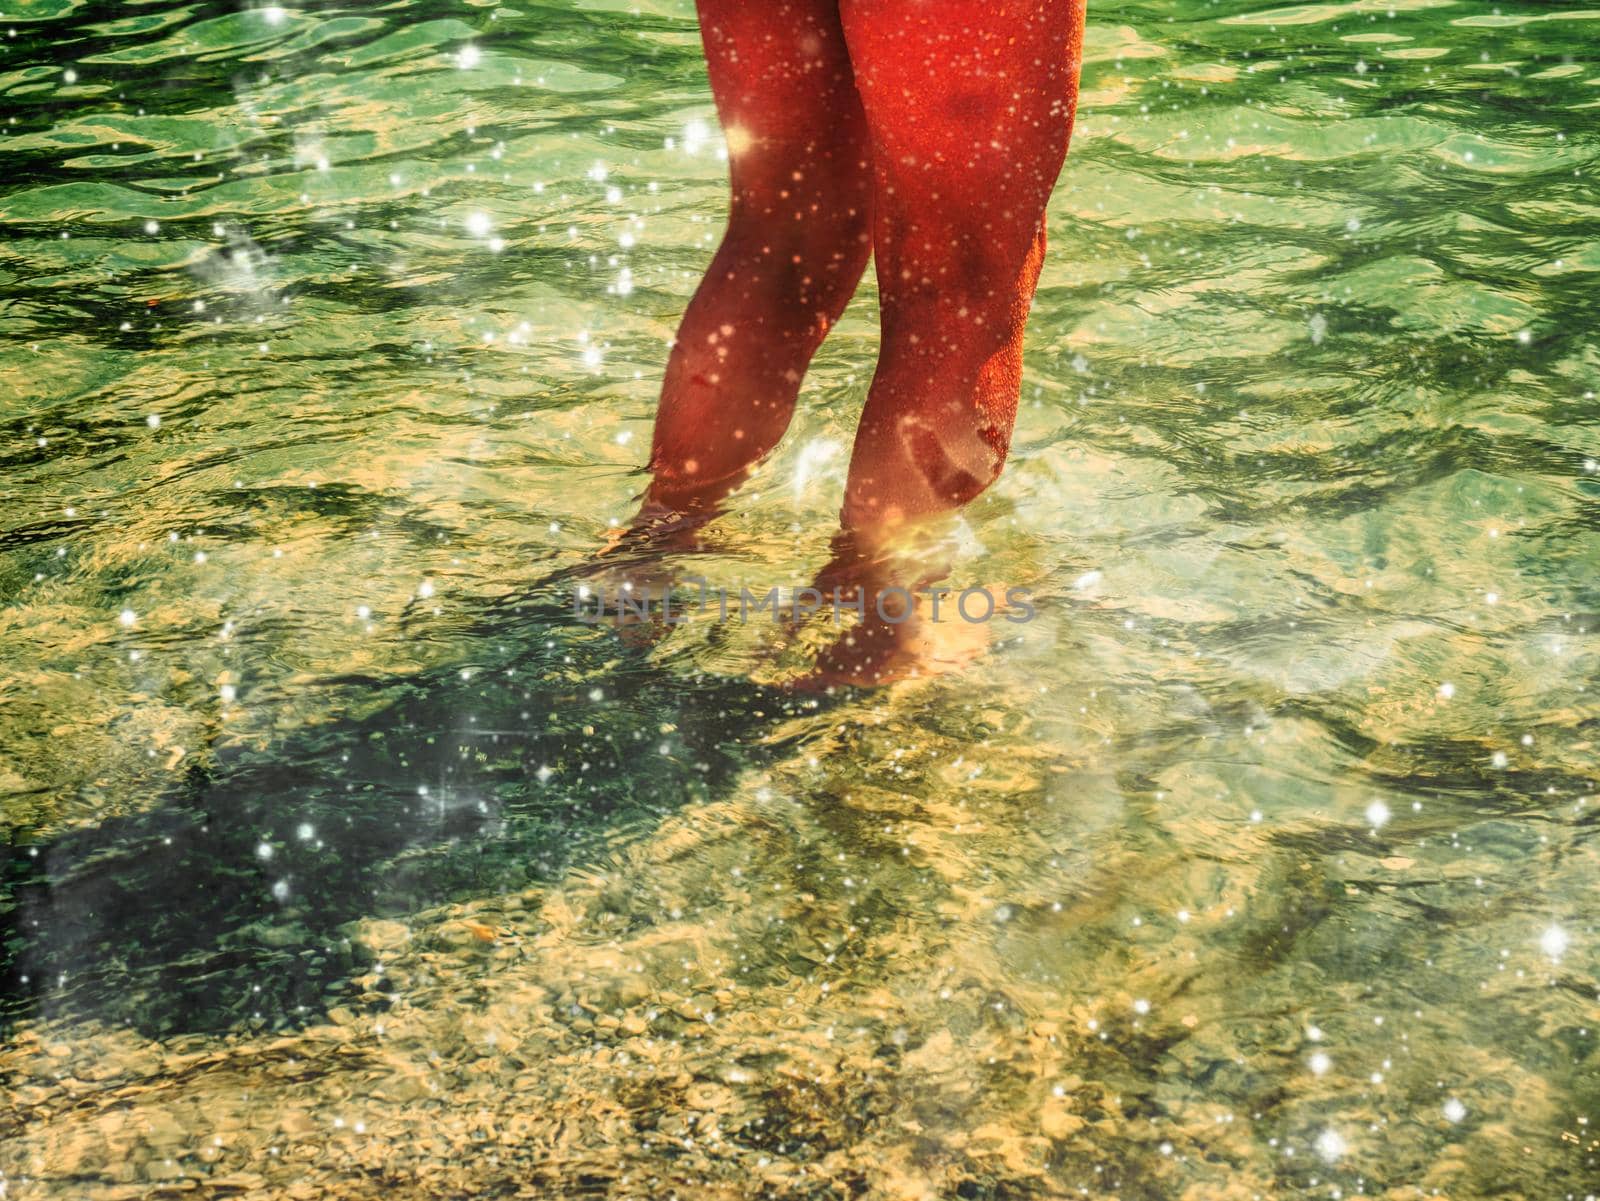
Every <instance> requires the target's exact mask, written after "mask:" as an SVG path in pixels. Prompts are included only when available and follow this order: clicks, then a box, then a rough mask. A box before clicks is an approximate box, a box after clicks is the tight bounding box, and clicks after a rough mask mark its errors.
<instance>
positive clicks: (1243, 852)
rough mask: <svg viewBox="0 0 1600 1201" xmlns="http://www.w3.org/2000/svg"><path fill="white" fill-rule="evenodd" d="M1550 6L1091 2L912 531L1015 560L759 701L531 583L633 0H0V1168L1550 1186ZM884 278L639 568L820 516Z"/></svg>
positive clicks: (1573, 191)
mask: <svg viewBox="0 0 1600 1201" xmlns="http://www.w3.org/2000/svg"><path fill="white" fill-rule="evenodd" d="M1597 20H1600V12H1597V11H1595V10H1589V9H1582V8H1579V7H1576V6H1573V5H1566V4H1561V5H1551V4H1545V5H1538V6H1534V5H1529V4H1500V5H1498V6H1494V7H1491V6H1489V5H1485V4H1477V3H1467V2H1465V0H1463V2H1460V3H1452V2H1449V0H1396V2H1394V3H1373V2H1369V0H1356V2H1354V3H1346V4H1314V5H1299V6H1295V7H1282V8H1272V9H1268V8H1264V7H1261V6H1257V5H1248V4H1242V3H1239V2H1238V0H1228V2H1226V3H1197V2H1196V0H1165V2H1164V3H1145V4H1109V3H1108V4H1093V3H1091V11H1090V24H1089V32H1088V46H1087V52H1086V53H1087V57H1086V62H1085V66H1084V75H1083V94H1082V99H1081V108H1080V123H1079V127H1078V130H1077V133H1076V135H1075V137H1074V142H1073V147H1072V153H1071V157H1070V159H1069V161H1068V164H1067V169H1066V171H1065V174H1064V176H1063V180H1062V184H1061V187H1060V189H1059V190H1058V192H1057V194H1056V197H1055V200H1054V203H1053V205H1052V208H1051V212H1050V238H1051V246H1052V252H1051V258H1050V260H1049V262H1048V263H1047V265H1046V267H1045V273H1044V277H1043V280H1042V283H1041V287H1040V292H1039V297H1038V301H1037V303H1036V305H1035V309H1034V314H1033V317H1032V319H1031V323H1030V326H1029V341H1028V351H1027V359H1026V371H1025V377H1024V394H1023V406H1022V410H1021V414H1020V417H1019V424H1018V431H1017V437H1016V442H1015V446H1014V450H1013V458H1012V462H1011V465H1010V466H1009V468H1008V470H1007V472H1006V474H1005V476H1004V477H1003V478H1002V480H1001V481H1000V483H999V484H998V485H997V486H996V487H995V488H993V489H992V490H991V491H990V492H989V493H988V494H986V495H985V496H984V497H983V498H982V499H981V500H980V501H978V502H977V503H975V504H974V505H972V506H971V507H970V508H969V510H968V511H967V513H966V514H965V515H964V518H963V521H962V522H961V523H960V525H959V527H958V528H957V529H956V531H955V532H954V535H953V536H954V539H955V542H956V544H957V545H958V546H959V548H960V554H959V556H958V558H957V560H956V562H955V563H954V564H953V566H952V569H951V570H952V574H951V579H952V580H953V581H954V582H955V583H957V584H958V585H965V584H968V583H978V582H993V581H1001V582H1003V583H1006V584H1014V585H1020V586H1024V587H1026V588H1028V589H1030V590H1031V591H1032V594H1033V596H1034V598H1035V601H1036V603H1037V605H1038V612H1039V615H1038V618H1037V620H1035V621H1033V622H1031V623H1028V624H1026V625H1021V626H1007V627H1005V628H1004V629H999V628H998V627H997V629H996V631H994V633H995V636H994V637H993V638H992V639H990V641H989V644H988V646H987V647H986V648H985V649H984V650H983V652H982V654H981V655H979V656H978V657H977V658H975V659H974V660H973V661H972V662H971V663H970V664H969V665H968V666H967V667H966V668H965V669H964V670H962V671H959V672H955V673H953V674H949V675H946V676H943V677H940V678H937V679H933V680H929V681H924V682H920V683H910V684H905V685H896V686H894V687H891V688H886V689H879V690H874V691H866V692H849V691H842V692H839V693H837V694H835V695H831V696H828V695H821V696H817V695H805V694H799V693H795V692H793V691H790V690H787V689H785V688H784V687H783V686H782V685H783V679H784V671H785V666H784V665H785V663H786V662H787V660H786V659H785V658H784V655H785V651H784V648H783V646H782V640H781V639H778V638H777V636H776V635H775V633H774V632H773V631H771V630H770V629H765V628H762V627H761V626H759V625H757V624H752V625H749V626H740V625H736V624H727V625H719V624H717V623H710V622H696V623H693V624H689V625H685V626H681V627H678V628H676V629H674V630H672V631H671V632H670V633H669V634H668V635H667V636H666V637H664V638H656V639H652V638H645V637H639V636H636V634H637V632H636V631H635V632H632V633H630V632H629V631H627V630H624V631H621V632H619V631H617V630H615V629H612V628H610V627H599V628H597V627H592V626H587V625H584V624H582V623H580V622H577V621H574V620H573V618H572V616H571V614H570V611H569V605H568V599H569V598H568V596H567V595H566V593H565V585H564V584H558V583H555V582H553V581H554V580H555V579H557V578H559V577H560V573H562V572H563V571H565V570H567V569H570V568H573V567H575V566H577V565H579V564H581V563H583V562H584V561H586V559H587V558H588V556H590V555H591V554H592V553H593V551H594V550H595V549H596V548H597V547H599V546H601V545H602V544H603V543H604V542H605V541H606V539H607V537H608V534H607V531H608V529H609V528H610V526H611V525H612V524H613V523H614V522H616V521H625V520H626V518H627V517H628V515H629V513H630V512H631V506H632V504H633V498H634V497H635V496H636V494H637V493H638V491H639V490H640V488H641V486H642V483H643V479H642V477H641V476H640V474H639V471H638V468H639V465H640V463H641V461H642V459H643V456H644V453H645V448H646V447H647V445H648V440H649V428H650V418H651V414H652V411H653V406H654V400H655V389H656V387H657V384H658V381H659V376H660V372H661V369H662V366H663V363H664V358H665V348H666V344H667V341H668V339H669V338H670V337H671V334H672V330H673V328H674V325H675V322H676V318H677V316H678V314H679V313H681V311H682V309H683V306H684V304H685V303H686V301H687V298H688V296H689V295H690V293H691V291H692V289H693V287H694V284H695V282H696V281H697V279H698V276H699V273H700V271H701V270H702V269H703V268H704V266H705V264H706V262H707V261H708V259H709V257H710V253H711V250H712V248H713V246H714V244H715V241H716V238H717V236H718V234H719V230H720V223H721V220H722V216H723V213H724V211H725V207H724V206H725V199H724V187H725V184H724V175H725V166H726V164H725V155H724V150H723V146H722V143H721V140H720V135H719V133H718V131H717V127H716V122H715V114H714V111H713V109H712V106H711V102H710V97H709V94H708V92H707V89H706V84H705V77H704V71H703V67H702V65H701V62H700V59H699V48H698V36H697V32H696V29H695V25H694V21H693V13H692V8H691V6H690V5H688V4H685V3H680V2H677V0H673V2H670V3H669V2H656V3H632V4H607V3H588V2H585V3H580V4H562V5H557V6H542V5H523V6H517V7H509V6H496V5H495V4H493V3H487V2H486V3H465V2H463V3H393V4H382V5H366V6H355V7H350V8H340V7H336V6H328V7H314V8H294V7H283V8H278V7H266V6H262V7H254V8H244V9H241V8H238V7H236V6H234V5H228V4H207V3H191V4H174V3H170V2H168V0H158V2H155V3H147V4H139V5H108V4H97V3H81V2H74V0H27V2H25V3H22V4H20V5H13V6H11V7H9V8H7V9H6V10H5V14H4V17H3V18H0V37H3V39H4V49H5V57H4V58H3V60H0V95H3V97H4V103H3V105H0V117H3V132H4V138H5V141H4V143H3V147H4V152H5V155H6V160H5V161H6V164H7V168H8V170H7V174H6V178H5V180H4V181H3V183H0V224H3V226H4V231H5V239H4V242H3V249H0V280H3V283H4V296H5V300H4V302H3V307H0V338H3V339H4V340H3V343H0V421H3V436H0V464H3V469H0V604H3V607H0V823H3V826H4V829H5V830H6V832H7V835H8V840H9V843H10V851H9V853H8V862H7V868H6V874H5V877H4V883H3V885H0V888H3V891H0V911H3V912H4V914H5V918H6V921H5V937H4V940H3V951H0V953H3V955H4V965H3V970H4V972H5V978H6V996H7V998H8V999H7V1001H6V1009H5V1021H6V1023H7V1031H8V1033H7V1034H6V1039H7V1043H6V1047H5V1049H4V1051H0V1087H3V1088H4V1091H5V1099H6V1104H5V1105H4V1106H0V1146H3V1147H4V1151H3V1152H0V1171H3V1173H4V1176H3V1182H4V1185H5V1189H9V1193H8V1195H11V1196H24V1197H31V1196H40V1197H73V1198H80V1197H87V1198H114V1197H142V1196H147V1195H160V1194H157V1193H155V1192H153V1190H154V1189H155V1188H156V1187H157V1185H158V1184H159V1185H160V1187H162V1188H171V1189H179V1188H186V1187H189V1185H190V1184H191V1183H192V1184H193V1185H194V1186H196V1192H197V1195H201V1196H225V1195H240V1194H243V1195H248V1196H260V1197H279V1196H293V1197H306V1198H309V1197H321V1196H329V1197H341V1198H360V1197H366V1196H373V1197H378V1196H383V1197H395V1196H417V1197H422V1196H466V1195H472V1196H491V1195H516V1193H517V1192H518V1190H523V1192H524V1194H525V1195H562V1196H575V1195H615V1196H619V1197H621V1196H650V1197H658V1196H667V1195H670V1193H671V1192H672V1190H674V1189H676V1190H677V1191H678V1193H679V1195H682V1196H697V1197H700V1196H704V1197H711V1196H719V1197H730V1198H732V1197H746V1196H751V1197H753V1196H761V1195H766V1196H795V1197H800V1196H818V1197H820V1196H838V1195H840V1194H841V1191H842V1193H843V1194H844V1195H863V1196H874V1197H878V1196H881V1197H896V1198H899V1197H905V1198H911V1197H936V1196H937V1197H943V1196H963V1197H1008V1198H1010V1197H1032V1196H1067V1195H1073V1196H1096V1197H1099V1196H1104V1197H1112V1196H1116V1197H1125V1198H1163V1199H1165V1198H1175V1197H1186V1198H1195V1199H1199V1198H1208V1199H1209V1198H1218V1197H1238V1198H1241V1199H1243V1198H1254V1197H1258V1196H1260V1197H1298V1196H1305V1197H1312V1196H1315V1197H1337V1196H1352V1195H1357V1194H1364V1195H1370V1196H1387V1197H1392V1198H1395V1199H1397V1201H1398V1199H1404V1198H1410V1197H1422V1196H1435V1195H1437V1196H1448V1197H1457V1198H1467V1197H1477V1196H1485V1195H1490V1194H1495V1195H1510V1196H1529V1197H1532V1196H1541V1197H1567V1196H1573V1197H1581V1196H1584V1195H1586V1194H1587V1193H1590V1192H1593V1191H1594V1190H1595V1188H1596V1185H1597V1182H1600V1135H1597V1134H1596V1132H1595V1126H1594V1122H1595V1121H1596V1120H1600V1112H1597V1110H1600V1083H1597V1082H1600V1051H1597V1049H1596V1042H1597V1039H1596V1034H1595V1028H1596V1025H1597V1024H1600V980H1597V976H1600V953H1597V947H1600V940H1597V933H1600V932H1597V930H1596V923H1595V915H1594V901H1595V895H1596V893H1595V885H1594V881H1595V879H1596V869H1597V867H1600V862H1597V859H1600V856H1597V849H1596V847H1597V844H1596V840H1595V837H1594V835H1595V830H1596V828H1597V826H1596V816H1595V815H1596V812H1597V810H1600V804H1597V801H1596V795H1597V790H1600V785H1597V783H1596V775H1597V772H1596V767H1595V763H1596V743H1595V731H1596V730H1597V729H1600V699H1597V696H1596V686H1595V681H1596V679H1597V676H1600V636H1597V633H1596V626H1597V624H1600V586H1597V582H1596V581H1597V580H1600V467H1597V459H1600V401H1597V400H1596V395H1595V392H1596V388H1597V387H1600V356H1597V350H1596V346H1595V343H1594V338H1593V329H1594V314H1595V307H1594V304H1593V301H1592V298H1591V297H1592V293H1593V290H1594V287H1595V278H1596V272H1597V271H1600V250H1597V247H1600V208H1597V206H1596V203H1595V195H1596V193H1595V183H1594V173H1595V170H1596V161H1595V160H1596V157H1597V154H1600V125H1597V122H1596V114H1597V110H1600V91H1597V88H1600V62H1597V57H1600V56H1597V55H1596V54H1595V52H1594V51H1593V49H1592V47H1593V45H1594V41H1593V35H1594V32H1595V31H1596V30H1600V24H1596V22H1597ZM875 316H876V298H875V293H874V291H873V289H872V287H871V284H870V281H868V283H867V284H866V285H865V286H864V288H863V291H862V294H861V295H860V296H859V297H858V298H857V300H856V302H855V304H854V306H853V307H852V308H851V310H850V311H849V313H848V314H847V316H846V318H845V320H844V321H843V322H842V323H841V324H840V326H839V327H838V328H837V330H836V331H835V332H834V333H833V335H832V336H831V337H830V339H829V341H828V342H827V344H826V345H825V346H824V347H823V349H822V351H821V353H820V355H819V357H818V359H817V361H816V364H815V365H814V367H813V370H812V373H811V375H810V376H809V377H808V380H807V383H806V386H805V389H804V391H803V393H802V398H801V405H800V409H799V412H798V414H797V416H796V420H795V425H794V427H793V428H792V429H791V431H790V434H789V437H788V438H787V440H786V441H785V443H784V445H783V447H782V448H781V449H780V450H779V451H778V453H777V454H776V455H775V456H774V457H773V458H772V460H771V461H770V462H769V463H767V464H766V465H765V466H764V467H763V468H762V470H761V472H760V473H759V475H758V476H757V478H756V479H754V480H753V481H752V482H751V483H750V484H749V485H748V486H747V487H746V488H745V489H744V490H743V491H742V492H741V494H740V498H739V503H738V505H737V506H736V507H735V509H734V510H733V511H731V512H729V513H728V514H727V515H726V516H724V517H723V518H722V519H721V520H719V521H718V522H717V523H716V524H715V525H714V526H713V527H712V528H711V529H710V530H709V531H708V533H707V538H706V545H705V546H704V548H703V549H702V552H701V553H699V554H698V555H696V556H694V558H693V562H692V564H691V565H690V566H692V568H693V570H695V571H697V572H700V573H702V574H704V575H705V576H706V577H707V578H709V579H710V580H712V581H713V582H714V583H716V584H719V585H721V586H724V587H729V588H733V589H737V588H738V587H740V586H741V585H746V584H748V585H750V586H751V587H753V588H759V589H761V590H763V591H764V590H765V588H766V587H768V586H770V585H772V584H781V585H786V586H789V585H793V584H796V583H802V582H804V581H805V580H807V579H809V573H811V572H813V571H815V570H816V569H817V567H818V566H820V565H821V564H822V563H823V562H824V561H825V560H826V558H827V556H828V539H829V536H830V534H831V533H832V530H833V526H834V520H835V515H836V513H837V508H838V504H839V500H840V496H841V491H842V485H843V472H844V466H845V463H846V461H847V454H848V447H849V442H850V437H851V434H852V432H853V429H854V424H855V419H856V416H857V414H858V412H859V409H860V405H861V401H862V398H863V394H864V391H865V388H866V384H867V381H868V379H869V378H870V371H871V364H872V361H873V356H874V353H875V348H876V338H877V333H876V320H875ZM290 1190H293V1191H290ZM0 1191H4V1190H0Z"/></svg>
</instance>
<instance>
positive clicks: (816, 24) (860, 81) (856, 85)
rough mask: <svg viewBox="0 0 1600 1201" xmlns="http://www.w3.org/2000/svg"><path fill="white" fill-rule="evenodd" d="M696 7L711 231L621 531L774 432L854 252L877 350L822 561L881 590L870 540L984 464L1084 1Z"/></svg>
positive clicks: (839, 1)
mask: <svg viewBox="0 0 1600 1201" xmlns="http://www.w3.org/2000/svg"><path fill="white" fill-rule="evenodd" d="M699 14H700V28H701V37H702V41H703V43H704V47H705V55H706V64H707V69H708V72H709V75H710V81H711V90H712V95H713V96H714V98H715V100H716V104H717V112H718V115H719V117H720V119H721V122H722V126H723V130H724V133H725V136H726V138H727V143H728V161H729V165H730V182H731V186H732V195H731V200H730V204H729V215H728V229H727V232H726V233H725V235H724V236H723V240H722V244H721V246H720V247H719V248H718V250H717V253H716V257H715V258H714V259H713V260H712V262H711V265H710V267H709V269H708V270H707V271H706V275H705V278H704V279H703V280H702V281H701V283H700V286H699V288H698V290H697V291H696V292H695V295H694V299H693V300H692V301H691V302H690V305H689V308H688V311H687V312H686V313H685V314H684V318H683V322H682V324H681V325H680V326H679V329H678V334H677V338H676V340H675V342H674V344H673V348H672V353H671V356H670V358H669V359H668V362H667V368H666V373H665V378H664V380H663V384H662V390H661V400H660V405H659V408H658V410H657V413H656V424H655V433H654V437H653V441H652V446H651V453H650V463H649V466H650V471H651V477H652V478H651V483H650V486H649V489H648V491H647V492H646V495H645V498H644V503H643V506H642V507H641V511H640V513H639V515H638V517H637V518H636V519H635V521H634V522H633V523H632V526H631V532H632V533H633V534H643V535H646V536H652V535H653V536H656V537H660V536H664V535H667V534H668V532H670V531H674V530H682V529H685V528H692V527H693V526H695V525H697V524H699V523H700V522H702V521H704V520H706V519H708V518H709V517H710V516H712V515H714V514H715V513H716V511H717V510H718V507H719V505H720V504H721V503H722V502H723V501H724V500H725V499H726V498H727V497H728V496H729V494H730V493H732V492H733V490H734V489H736V488H737V487H738V485H739V484H740V483H741V482H742V481H743V480H744V479H745V478H746V476H747V475H748V474H749V472H750V470H751V468H752V467H754V466H755V465H756V464H757V463H758V462H760V460H761V459H762V458H763V457H764V456H765V455H766V454H768V453H769V452H770V451H771V450H772V449H773V447H774V446H776V445H777V443H778V441H779V439H781V438H782V436H783V434H784V431H785V430H786V429H787V428H788V425H789V421H790V418H791V417H792V416H793V414H794V406H795V399H796V397H797V395H798V393H799V389H800V383H801V380H802V379H803V378H804V375H805V372H806V368H807V366H808V365H809V364H810V362H811V357H812V355H813V354H814V353H815V352H816V350H817V347H818V346H819V345H821V343H822V340H823V338H824V337H826V335H827V333H828V331H829V329H830V328H832V326H833V325H834V323H835V322H836V321H837V320H838V318H839V315H840V313H841V312H842V311H843V310H844V307H845V305H846V304H847V303H848V302H849V299H850V297H851V295H852V294H853V293H854V291H855V289H856V285H857V283H858V282H859V280H860V278H861V273H862V272H863V271H864V270H865V268H866V264H867V261H868V259H869V258H872V259H873V260H874V261H875V263H876V270H877V278H878V287H879V292H880V296H881V307H882V338H881V343H880V349H879V356H878V364H877V369H876V372H875V373H874V375H873V379H872V385H871V388H870V389H869V391H868V394H867V398H866V403H865V406H864V408H863V410H862V414H861V420H860V423H859V425H858V427H857V430H856V437H855V446H854V449H853V452H852V454H851V459H850V468H849V473H848V478H847V480H846V484H845V494H844V504H843V508H842V510H841V514H840V527H841V528H840V537H839V538H838V539H837V540H836V553H835V555H834V559H833V562H832V563H830V565H829V567H828V568H827V569H826V570H825V571H824V573H823V576H824V578H825V579H833V580H836V581H849V582H850V583H852V584H863V585H867V584H875V585H877V586H883V578H882V577H883V571H882V569H881V567H880V566H878V565H877V564H878V563H879V559H880V552H881V550H882V549H883V548H884V547H886V546H888V545H889V544H891V543H892V542H893V541H894V539H895V536H896V535H897V534H899V533H901V532H903V530H904V528H905V527H907V526H909V525H915V524H918V523H921V522H924V521H926V520H927V519H929V518H933V517H936V516H938V515H940V514H944V513H949V512H951V511H953V510H955V509H958V508H960V507H961V506H962V505H964V504H966V503H967V502H968V501H970V500H972V499H973V498H974V497H975V496H977V495H978V494H980V493H981V492H983V490H984V489H985V488H987V487H988V486H989V485H990V484H992V483H993V482H994V481H995V479H997V478H998V477H999V475H1000V471H1001V468H1002V466H1003V465H1004V463H1005V459H1006V453H1007V451H1008V449H1009V447H1010V442H1011V432H1012V427H1013V425H1014V423H1015V420H1016V413H1017V398H1018V393H1019V390H1020V386H1021V373H1022V343H1023V330H1024V325H1025V323H1026V320H1027V315H1028V309H1029V306H1030V305H1031V303H1032V300H1033V294H1034V289H1035V288H1036V286H1037V284H1038V280H1039V271H1040V267H1041V265H1042V263H1043V261H1044V254H1045V225H1044V217H1045V206H1046V204H1047V202H1048V201H1049V198H1050V193H1051V190H1052V189H1053V188H1054V186H1055V182H1056V178H1057V176H1058V175H1059V174H1060V171H1061V167H1062V163H1063V162H1064V160H1065V158H1066V153H1067V144H1068V140H1069V138H1070V136H1071V131H1072V120H1073V112H1074V106H1075V102H1076V98H1077V85H1078V70H1079V62H1080V58H1081V47H1082V38H1083V20H1084V10H1083V3H1082V0H1000V2H997V3H985V4H971V3H967V2H963V0H870V2H869V0H794V2H791V3H772V4H750V3H748V2H746V0H700V3H699ZM917 624H918V623H912V622H908V623H904V624H903V625H902V626H899V627H895V628H893V629H886V630H879V631H877V632H876V635H875V636H874V637H872V638H867V637H864V636H863V637H858V638H856V639H854V640H849V641H847V642H846V643H845V644H842V645H845V646H846V647H850V646H861V647H865V646H866V645H868V644H869V643H870V644H871V645H873V646H874V647H875V648H876V649H875V650H874V652H873V658H874V663H875V664H876V665H877V667H881V666H882V664H883V662H884V661H886V659H887V658H889V657H892V655H891V653H890V652H889V650H886V649H885V648H889V647H893V646H895V645H899V644H904V643H905V642H906V640H907V637H909V631H910V630H912V629H913V628H914V627H915V626H916V625H917ZM863 634H865V631H863ZM869 668H870V669H871V670H876V668H872V665H869Z"/></svg>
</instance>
